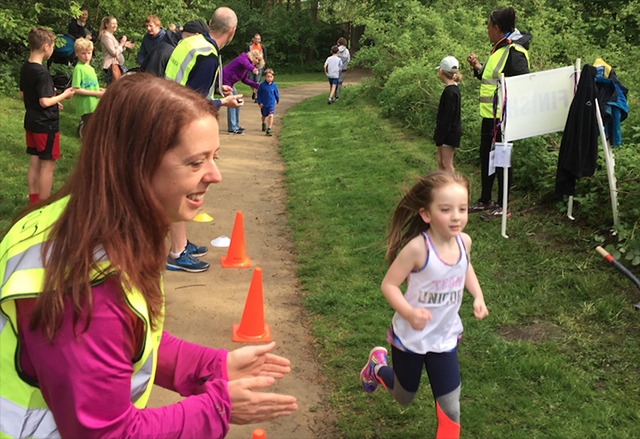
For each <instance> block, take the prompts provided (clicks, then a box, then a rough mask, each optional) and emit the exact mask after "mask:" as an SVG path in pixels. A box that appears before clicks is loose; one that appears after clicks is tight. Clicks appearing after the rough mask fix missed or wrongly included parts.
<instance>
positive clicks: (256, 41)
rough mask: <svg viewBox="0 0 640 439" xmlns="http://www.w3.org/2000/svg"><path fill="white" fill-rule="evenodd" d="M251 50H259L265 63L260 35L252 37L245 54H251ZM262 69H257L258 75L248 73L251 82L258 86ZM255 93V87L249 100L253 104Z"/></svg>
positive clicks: (255, 99) (265, 50)
mask: <svg viewBox="0 0 640 439" xmlns="http://www.w3.org/2000/svg"><path fill="white" fill-rule="evenodd" d="M252 50H259V51H260V52H262V60H263V61H264V62H265V64H266V62H267V48H266V47H264V44H262V37H261V36H260V34H255V35H254V36H253V38H252V39H251V44H249V45H248V46H247V50H246V51H247V52H251V51H252ZM263 67H264V66H263ZM263 67H259V68H258V73H257V74H255V73H253V72H250V73H249V79H250V80H252V81H253V82H255V83H257V84H260V79H261V78H262V69H263ZM256 93H257V87H256V88H254V89H253V94H252V95H251V99H252V100H253V101H255V102H257V98H256Z"/></svg>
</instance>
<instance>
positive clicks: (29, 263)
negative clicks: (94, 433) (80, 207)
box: [0, 198, 162, 438]
mask: <svg viewBox="0 0 640 439" xmlns="http://www.w3.org/2000/svg"><path fill="white" fill-rule="evenodd" d="M67 202H68V198H63V199H61V200H58V201H55V202H53V203H51V204H50V205H48V206H44V207H43V208H41V209H38V210H35V211H33V212H31V213H29V214H28V215H27V216H25V217H24V218H22V219H20V221H18V222H17V223H16V224H14V226H13V227H12V228H11V230H10V231H9V233H8V234H7V235H6V236H5V237H4V239H3V240H2V242H0V282H2V283H1V284H0V383H2V384H1V385H0V438H59V437H60V434H59V432H58V429H57V427H56V424H55V421H54V419H53V414H52V413H51V411H50V410H49V409H48V407H47V404H46V403H45V401H44V398H43V396H42V393H41V392H40V389H38V387H35V386H33V385H31V384H29V383H27V382H26V381H24V380H23V379H22V378H21V377H20V375H19V374H18V371H19V370H20V355H19V348H20V346H19V342H18V337H17V329H18V324H17V318H16V300H20V299H24V298H33V297H37V296H38V294H39V293H40V292H42V288H43V285H44V275H45V269H44V267H43V262H42V257H41V255H42V253H41V251H42V246H43V245H44V243H45V241H47V239H48V237H49V234H50V230H51V229H50V228H51V226H52V225H53V224H54V223H55V222H56V221H57V220H58V218H59V217H60V215H62V213H63V212H64V209H65V207H66V205H67ZM99 265H102V266H103V267H101V268H107V269H108V261H106V260H105V258H102V259H100V261H99ZM94 274H95V275H94V276H92V279H93V280H95V281H96V282H100V278H99V277H98V274H97V273H94ZM102 276H104V275H102ZM123 288H124V286H123ZM125 293H126V295H125V298H126V302H127V305H128V306H129V308H131V310H132V311H133V312H134V313H135V314H136V315H137V316H138V317H139V318H140V319H142V321H143V322H144V325H145V337H144V341H143V344H142V349H141V351H140V352H139V353H138V355H137V356H136V358H135V359H134V362H133V374H132V376H131V395H130V396H131V402H132V403H133V404H134V405H135V406H136V407H137V408H144V407H146V405H147V401H148V400H149V394H150V393H151V389H152V387H153V381H154V377H155V373H156V365H157V354H158V345H159V344H160V337H161V335H162V321H160V322H158V325H157V326H158V327H157V328H156V330H155V331H152V330H151V325H150V324H149V313H148V309H147V304H146V302H145V300H144V297H143V296H142V295H141V294H140V293H139V292H138V291H137V290H135V289H133V290H126V289H125Z"/></svg>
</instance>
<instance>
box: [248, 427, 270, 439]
mask: <svg viewBox="0 0 640 439" xmlns="http://www.w3.org/2000/svg"><path fill="white" fill-rule="evenodd" d="M251 439H267V432H266V431H264V430H263V429H262V428H256V429H255V430H253V434H252V435H251Z"/></svg>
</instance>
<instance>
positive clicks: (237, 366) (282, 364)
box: [227, 342, 291, 381]
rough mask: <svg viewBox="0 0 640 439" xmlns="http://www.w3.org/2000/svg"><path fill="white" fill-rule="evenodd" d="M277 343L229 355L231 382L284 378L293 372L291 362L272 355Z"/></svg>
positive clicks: (253, 347)
mask: <svg viewBox="0 0 640 439" xmlns="http://www.w3.org/2000/svg"><path fill="white" fill-rule="evenodd" d="M275 345H276V344H275V342H271V343H269V344H266V345H260V346H245V347H242V348H239V349H236V350H235V351H231V352H229V354H228V355H227V375H228V376H229V381H232V380H237V379H240V378H248V377H257V376H268V377H272V378H276V379H281V378H283V377H284V376H285V375H286V374H288V373H289V372H291V367H289V365H290V361H289V360H287V359H286V358H284V357H280V356H278V355H274V354H272V353H270V351H271V350H273V348H274V347H275Z"/></svg>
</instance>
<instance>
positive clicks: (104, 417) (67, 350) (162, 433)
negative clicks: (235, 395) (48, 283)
mask: <svg viewBox="0 0 640 439" xmlns="http://www.w3.org/2000/svg"><path fill="white" fill-rule="evenodd" d="M92 291H93V313H92V318H91V323H90V325H89V328H88V329H87V330H86V331H85V332H83V328H84V326H85V322H86V320H85V317H86V316H85V315H83V316H82V317H81V318H80V319H79V321H78V323H77V324H76V333H75V335H74V332H73V318H72V316H73V304H72V302H71V301H70V300H66V301H65V318H64V322H63V324H62V327H61V328H60V329H59V330H58V332H57V333H56V335H55V338H54V340H53V344H50V343H47V342H46V341H45V340H44V338H43V336H42V333H41V331H39V330H36V331H29V316H30V314H31V311H32V309H33V306H34V304H35V299H22V300H18V301H17V302H16V303H17V304H18V306H17V311H18V327H19V334H20V343H21V351H20V365H21V367H22V370H23V371H24V373H25V374H26V375H27V376H28V377H30V378H31V379H33V380H34V381H35V382H37V383H38V385H39V387H40V390H41V391H42V394H43V396H44V399H45V401H46V402H47V405H48V406H49V409H50V410H51V412H52V413H53V416H54V419H55V421H56V425H57V427H58V430H59V432H60V434H61V436H62V438H71V439H75V438H82V439H92V438H119V439H124V438H205V437H206V438H222V437H224V436H225V435H226V434H227V432H228V431H229V418H230V415H231V400H230V398H229V393H228V391H227V381H228V377H227V366H226V364H227V353H228V352H227V351H226V350H223V349H220V350H217V349H211V348H207V347H204V346H199V345H195V344H192V343H188V342H185V341H183V340H180V339H177V338H175V337H172V336H171V335H170V334H168V333H167V332H164V333H163V334H162V340H161V342H160V347H159V349H158V367H157V373H156V377H155V384H157V385H159V386H161V387H164V388H166V389H170V390H173V391H176V392H178V393H179V394H180V395H182V396H185V397H186V398H185V399H183V400H182V401H180V402H178V403H176V404H172V405H169V406H165V407H160V408H146V409H142V410H141V409H138V408H136V407H135V406H134V405H133V404H132V403H131V401H130V388H131V375H132V371H133V365H132V358H134V357H135V355H136V353H137V352H139V349H140V346H141V343H142V340H143V337H144V328H143V324H142V321H141V320H140V319H139V318H138V317H137V316H136V315H135V314H134V313H133V311H131V310H130V309H129V308H128V307H127V305H126V304H125V303H124V301H123V299H122V292H121V289H120V286H119V285H118V284H117V283H116V282H115V281H113V280H107V281H105V282H104V283H102V284H100V285H97V286H95V287H93V290H92Z"/></svg>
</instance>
